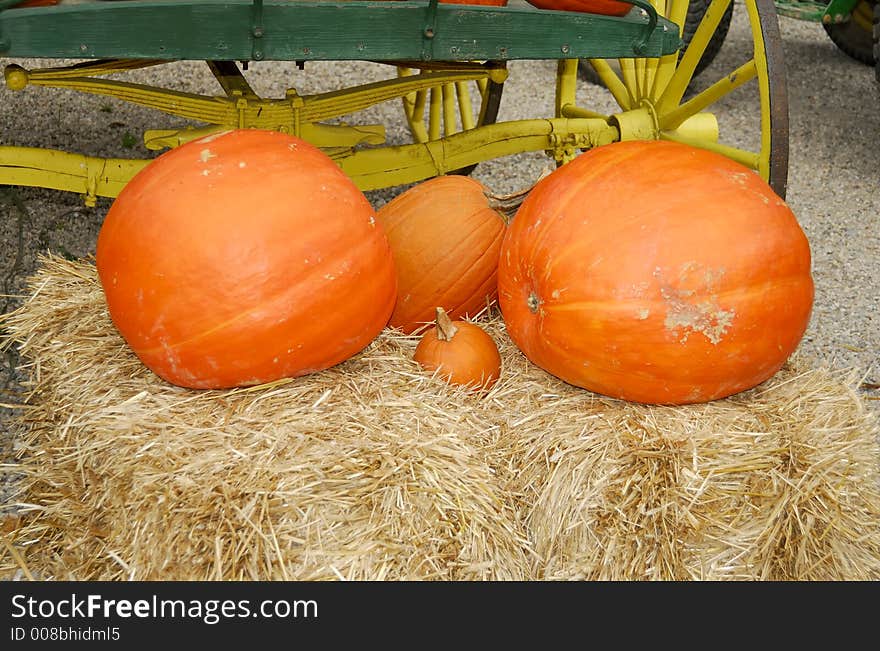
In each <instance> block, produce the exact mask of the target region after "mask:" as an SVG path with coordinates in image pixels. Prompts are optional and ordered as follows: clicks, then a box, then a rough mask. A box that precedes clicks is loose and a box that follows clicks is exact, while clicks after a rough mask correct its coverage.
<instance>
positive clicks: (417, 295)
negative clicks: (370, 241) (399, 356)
mask: <svg viewBox="0 0 880 651" xmlns="http://www.w3.org/2000/svg"><path fill="white" fill-rule="evenodd" d="M376 214H377V216H378V218H379V221H380V222H381V223H382V226H383V227H384V229H385V233H386V234H387V236H388V241H389V243H390V245H391V250H392V252H393V254H394V262H395V268H396V270H397V294H398V296H397V302H396V303H395V306H394V311H393V312H392V314H391V319H390V320H389V325H391V326H392V327H395V328H398V329H400V330H402V331H403V332H405V333H407V334H409V333H413V332H415V331H416V330H419V329H420V328H424V327H425V324H426V323H430V322H431V321H432V320H433V319H434V314H435V308H436V307H437V306H440V307H442V308H443V309H444V310H446V312H448V313H449V316H450V317H451V318H453V319H459V318H462V317H465V316H475V315H476V314H477V313H478V312H479V311H480V310H482V309H483V308H485V307H486V306H487V305H489V304H491V303H492V302H494V301H495V299H496V297H497V283H496V279H497V272H498V253H499V251H500V250H501V239H502V237H503V236H504V229H505V228H506V222H505V220H504V218H503V217H502V216H501V213H500V212H498V211H497V210H495V209H494V208H492V206H491V205H490V199H489V198H488V196H487V192H486V188H485V187H484V186H483V185H482V184H481V183H480V182H479V181H476V180H475V179H472V178H470V177H467V176H458V175H450V176H438V177H434V178H431V179H428V180H427V181H422V182H421V183H419V184H417V185H414V186H413V187H411V188H409V189H408V190H406V191H405V192H403V193H401V194H399V195H397V196H396V197H394V199H392V200H391V201H389V202H388V203H387V204H385V205H384V206H382V207H381V208H379V210H378V211H377V213H376Z"/></svg>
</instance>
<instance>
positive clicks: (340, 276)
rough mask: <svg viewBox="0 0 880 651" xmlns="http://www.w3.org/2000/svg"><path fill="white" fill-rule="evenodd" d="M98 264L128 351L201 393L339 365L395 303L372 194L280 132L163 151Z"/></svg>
mask: <svg viewBox="0 0 880 651" xmlns="http://www.w3.org/2000/svg"><path fill="white" fill-rule="evenodd" d="M96 263H97V270H98V274H99V277H100V280H101V284H102V286H103V288H104V293H105V296H106V300H107V307H108V309H109V312H110V317H111V318H112V320H113V323H114V324H115V325H116V327H117V329H118V330H119V332H120V334H121V335H122V337H123V338H124V339H125V340H126V342H127V343H128V344H129V346H130V347H131V348H132V350H133V351H134V352H135V353H136V354H137V356H138V357H139V358H140V359H141V361H142V362H143V363H144V364H145V365H146V366H147V367H149V368H150V369H152V370H153V371H154V372H155V373H156V374H157V375H159V376H160V377H162V378H163V379H165V380H167V381H168V382H171V383H173V384H176V385H180V386H183V387H189V388H197V389H209V388H210V389H217V388H228V387H234V386H246V385H253V384H261V383H264V382H269V381H272V380H276V379H279V378H283V377H294V376H298V375H304V374H306V373H311V372H313V371H318V370H321V369H325V368H328V367H330V366H333V365H335V364H337V363H339V362H341V361H343V360H345V359H347V358H349V357H351V356H352V355H354V354H355V353H357V352H359V351H360V350H361V349H363V348H364V347H365V346H367V344H369V343H370V342H371V341H372V340H373V339H374V338H375V337H376V335H378V334H379V332H380V331H381V330H382V329H383V328H384V327H385V325H386V323H387V321H388V317H389V316H390V314H391V309H392V307H393V305H394V299H395V297H396V292H395V289H396V277H395V273H394V262H393V258H392V256H391V250H390V248H389V246H388V240H387V239H386V238H385V234H384V232H383V231H382V227H381V225H380V224H379V222H378V221H377V220H376V218H375V211H374V210H373V208H372V206H371V205H370V203H369V201H368V200H367V198H366V197H365V196H364V194H363V193H362V192H361V191H360V190H359V189H358V188H357V186H355V184H354V182H353V181H352V180H351V179H350V178H348V177H347V176H346V175H345V174H344V173H343V172H342V170H341V169H340V168H339V166H338V165H336V163H334V162H333V160H332V159H331V158H330V157H328V156H327V155H326V154H324V153H323V152H322V151H321V150H319V149H318V148H316V147H314V146H313V145H311V144H309V143H308V142H306V141H304V140H302V139H299V138H294V137H292V136H288V135H285V134H281V133H277V132H272V131H262V130H254V129H241V130H235V131H229V132H224V133H220V134H217V135H212V136H208V137H205V138H202V139H199V140H194V141H192V142H189V143H187V144H184V145H181V146H180V147H177V148H175V149H172V150H170V151H168V152H166V153H164V154H162V155H161V156H159V157H158V158H156V159H155V160H154V161H152V162H151V163H150V164H149V165H147V166H146V167H145V168H144V169H143V170H141V171H140V172H139V173H138V174H137V175H136V176H135V177H134V178H133V179H132V180H131V181H130V182H129V183H128V184H127V185H126V186H125V187H124V188H123V190H122V192H120V194H119V196H118V197H117V198H116V200H115V201H114V202H113V204H112V205H111V207H110V210H109V211H108V213H107V216H106V218H105V220H104V223H103V225H102V227H101V231H100V233H99V235H98V243H97V253H96Z"/></svg>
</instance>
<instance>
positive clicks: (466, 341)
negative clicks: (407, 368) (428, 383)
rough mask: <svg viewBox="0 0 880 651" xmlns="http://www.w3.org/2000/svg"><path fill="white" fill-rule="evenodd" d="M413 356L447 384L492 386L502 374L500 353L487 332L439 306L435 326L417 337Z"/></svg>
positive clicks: (474, 386) (423, 366)
mask: <svg viewBox="0 0 880 651" xmlns="http://www.w3.org/2000/svg"><path fill="white" fill-rule="evenodd" d="M413 359H414V360H415V361H416V362H418V363H419V365H420V366H421V367H422V368H424V369H426V370H428V371H437V373H438V375H439V376H440V377H442V378H443V379H445V380H446V381H447V382H449V383H450V384H458V385H462V386H467V387H470V388H471V389H472V390H481V389H482V390H488V389H491V388H492V387H493V386H494V385H495V383H496V382H497V381H498V378H499V377H500V375H501V355H500V354H499V352H498V346H497V345H496V344H495V340H494V339H492V337H491V336H490V335H489V333H488V332H486V331H485V330H483V329H482V328H481V327H480V326H478V325H477V324H475V323H471V322H470V321H462V320H455V321H453V320H452V319H450V318H449V315H448V314H446V312H445V311H444V310H443V308H442V307H438V308H437V309H436V317H435V322H434V326H433V327H432V328H430V329H429V330H426V331H425V333H424V334H422V337H421V339H419V343H418V345H416V350H415V352H414V353H413Z"/></svg>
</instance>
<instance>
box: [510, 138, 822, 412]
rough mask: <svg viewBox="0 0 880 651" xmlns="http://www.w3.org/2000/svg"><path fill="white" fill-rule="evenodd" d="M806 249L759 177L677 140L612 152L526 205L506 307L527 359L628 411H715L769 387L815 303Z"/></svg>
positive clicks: (584, 158)
mask: <svg viewBox="0 0 880 651" xmlns="http://www.w3.org/2000/svg"><path fill="white" fill-rule="evenodd" d="M810 264H811V263H810V247H809V243H808V241H807V238H806V236H805V234H804V232H803V230H802V229H801V227H800V225H799V224H798V221H797V219H796V218H795V216H794V214H793V213H792V211H791V210H790V208H789V207H788V205H787V204H786V203H785V202H784V201H783V200H782V199H781V198H780V197H778V196H777V195H776V194H774V193H773V191H772V189H771V188H770V186H769V185H768V184H767V183H766V182H765V181H764V180H763V179H761V177H759V176H758V175H757V174H756V173H754V172H753V171H752V170H749V169H747V168H745V167H743V166H742V165H740V164H739V163H736V162H734V161H732V160H730V159H728V158H726V157H724V156H721V155H719V154H715V153H711V152H708V151H705V150H701V149H696V148H693V147H688V146H685V145H680V144H676V143H671V142H663V141H648V142H644V141H634V142H623V143H616V144H612V145H606V146H604V147H599V148H596V149H593V150H590V151H589V152H587V153H585V154H582V155H581V156H579V157H578V158H576V159H575V160H573V161H571V162H570V163H567V164H566V165H563V166H562V167H560V168H558V169H556V170H555V171H554V172H553V173H551V174H550V175H549V176H547V177H545V178H544V179H542V180H541V181H540V182H539V183H537V184H536V186H535V188H534V189H533V190H532V192H531V193H530V195H529V196H528V198H527V199H526V200H525V201H524V202H523V204H522V206H521V207H520V209H519V211H518V212H517V214H516V216H515V217H514V219H513V220H512V221H511V223H510V225H509V226H508V231H507V234H506V236H505V240H504V243H503V245H502V251H501V260H500V264H499V275H498V286H499V306H500V309H501V311H502V314H503V317H504V320H505V323H506V325H507V331H508V333H509V334H510V337H511V338H512V339H513V341H514V342H515V343H516V344H517V346H518V347H519V348H520V349H521V350H522V351H523V353H525V355H526V356H527V357H528V358H529V359H530V360H531V361H533V362H534V363H535V364H537V365H538V366H540V367H541V368H543V369H545V370H547V371H548V372H550V373H552V374H553V375H556V376H557V377H559V378H561V379H563V380H565V381H566V382H569V383H571V384H574V385H577V386H580V387H584V388H586V389H590V390H592V391H595V392H598V393H602V394H605V395H608V396H612V397H615V398H622V399H626V400H631V401H636V402H645V403H659V404H685V403H694V402H705V401H709V400H714V399H717V398H722V397H725V396H729V395H732V394H734V393H737V392H740V391H743V390H745V389H749V388H752V387H754V386H756V385H758V384H760V383H761V382H763V381H764V380H766V379H768V378H770V377H771V376H772V375H774V374H775V373H776V371H777V370H779V368H781V366H782V365H783V363H784V362H785V361H786V359H787V358H788V357H789V356H790V355H791V353H792V352H793V351H794V350H795V348H796V347H797V345H798V343H799V342H800V340H801V338H802V336H803V334H804V332H805V329H806V327H807V325H808V323H809V318H810V314H811V310H812V304H813V281H812V275H811V268H810Z"/></svg>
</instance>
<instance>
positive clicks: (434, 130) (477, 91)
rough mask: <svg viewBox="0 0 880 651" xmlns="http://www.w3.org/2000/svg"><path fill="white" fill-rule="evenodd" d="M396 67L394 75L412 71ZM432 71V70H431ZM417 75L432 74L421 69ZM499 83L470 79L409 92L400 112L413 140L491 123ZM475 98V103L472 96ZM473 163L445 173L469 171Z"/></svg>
mask: <svg viewBox="0 0 880 651" xmlns="http://www.w3.org/2000/svg"><path fill="white" fill-rule="evenodd" d="M414 72H415V71H413V70H412V69H411V68H407V67H398V75H401V76H404V75H411V74H414ZM435 72H436V71H435ZM419 74H432V72H431V71H427V70H426V71H421V72H420V73H419ZM503 90H504V83H503V82H496V81H493V80H492V79H489V78H483V79H476V80H474V81H472V82H457V83H454V84H451V83H446V84H442V85H438V86H435V87H432V88H429V89H427V90H420V91H417V92H414V93H410V94H409V95H407V96H406V97H404V98H403V112H404V116H405V117H406V122H407V124H408V125H409V130H410V134H411V135H412V137H413V141H414V142H420V143H421V142H429V141H431V140H439V139H441V138H444V137H446V136H450V135H452V134H454V133H458V132H460V131H467V130H468V129H473V128H474V127H480V126H484V125H487V124H495V120H496V119H497V118H498V108H499V106H500V105H501V93H502V91H503ZM477 97H478V98H479V104H476V103H475V102H474V101H473V99H474V98H477ZM476 167H477V166H476V165H468V166H467V167H463V168H460V169H457V170H452V171H450V172H448V173H449V174H463V175H467V174H470V173H471V172H472V171H473V170H474V169H475V168H476Z"/></svg>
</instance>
